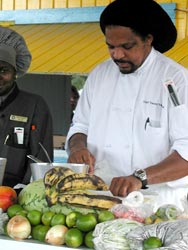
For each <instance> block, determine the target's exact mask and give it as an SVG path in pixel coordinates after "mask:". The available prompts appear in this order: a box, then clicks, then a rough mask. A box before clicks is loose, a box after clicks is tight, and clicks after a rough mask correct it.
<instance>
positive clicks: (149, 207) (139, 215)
mask: <svg viewBox="0 0 188 250" xmlns="http://www.w3.org/2000/svg"><path fill="white" fill-rule="evenodd" d="M154 200H155V196H154V195H143V194H142V193H141V192H139V191H134V192H132V193H130V194H129V195H128V196H127V197H126V198H124V199H123V200H122V204H117V205H115V206H114V207H112V208H111V209H110V210H111V212H112V213H113V214H114V215H115V217H116V218H127V219H130V220H135V221H138V222H141V223H143V222H144V221H145V218H146V217H149V216H150V215H151V214H152V213H153V208H154Z"/></svg>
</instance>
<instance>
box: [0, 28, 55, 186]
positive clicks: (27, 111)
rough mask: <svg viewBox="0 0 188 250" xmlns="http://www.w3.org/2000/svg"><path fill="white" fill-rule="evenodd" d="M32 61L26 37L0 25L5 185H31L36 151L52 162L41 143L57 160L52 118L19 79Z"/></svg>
mask: <svg viewBox="0 0 188 250" xmlns="http://www.w3.org/2000/svg"><path fill="white" fill-rule="evenodd" d="M30 62H31V54H30V52H29V50H28V48H27V45H26V42H25V40H24V38H23V37H22V36H21V35H19V34H18V33H17V32H15V31H13V30H11V29H8V28H4V27H0V157H4V158H7V164H6V168H5V173H4V179H3V185H6V186H11V187H14V186H15V185H16V184H18V183H21V184H28V183H29V182H30V179H31V171H30V161H29V160H28V158H27V154H32V155H34V156H36V157H38V158H39V159H41V160H43V161H48V159H46V156H45V154H44V152H43V150H42V149H41V147H40V145H39V142H40V143H41V144H43V145H44V147H45V148H46V150H47V151H48V153H49V155H50V157H51V159H52V160H53V131H52V117H51V114H50V111H49V108H48V106H47V104H46V103H45V101H44V100H43V98H42V97H41V96H38V95H35V94H32V93H29V92H25V91H22V90H20V89H19V88H18V86H17V83H16V80H17V78H19V77H21V76H23V75H24V74H25V73H26V72H27V70H28V68H29V66H30Z"/></svg>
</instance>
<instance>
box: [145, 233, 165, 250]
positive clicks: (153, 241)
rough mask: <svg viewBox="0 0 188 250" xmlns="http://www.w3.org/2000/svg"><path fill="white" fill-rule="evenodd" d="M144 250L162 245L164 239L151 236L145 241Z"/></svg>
mask: <svg viewBox="0 0 188 250" xmlns="http://www.w3.org/2000/svg"><path fill="white" fill-rule="evenodd" d="M143 247H144V250H149V249H155V248H157V247H162V241H161V239H159V238H158V237H155V236H151V237H149V238H147V239H145V240H144V241H143Z"/></svg>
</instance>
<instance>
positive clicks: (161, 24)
mask: <svg viewBox="0 0 188 250" xmlns="http://www.w3.org/2000/svg"><path fill="white" fill-rule="evenodd" d="M107 25H118V26H125V27H129V28H131V29H133V30H135V31H136V32H138V33H140V34H141V35H144V36H145V35H148V34H152V35H153V37H154V41H153V44H152V45H153V46H154V48H155V49H156V50H158V51H160V52H161V53H164V52H166V51H167V50H169V49H171V48H172V47H173V45H174V44H175V42H176V38H177V30H176V27H175V25H174V24H173V22H172V20H171V18H170V17H169V16H168V14H167V13H166V12H165V11H164V9H163V8H162V7H161V6H160V5H159V4H158V3H156V2H155V1H154V0H115V1H113V2H112V3H110V4H109V5H108V6H107V7H106V8H105V9H104V10H103V12H102V14H101V16H100V27H101V30H102V32H103V33H104V34H105V27H106V26H107Z"/></svg>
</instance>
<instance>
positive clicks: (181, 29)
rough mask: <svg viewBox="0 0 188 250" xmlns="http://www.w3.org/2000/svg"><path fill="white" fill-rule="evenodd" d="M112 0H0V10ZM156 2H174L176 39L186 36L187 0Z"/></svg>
mask: <svg viewBox="0 0 188 250" xmlns="http://www.w3.org/2000/svg"><path fill="white" fill-rule="evenodd" d="M112 1H113V0H0V10H20V9H21V10H25V9H45V8H73V7H91V6H106V5H107V4H109V3H111V2H112ZM156 1H157V2H158V3H176V4H177V9H176V27H177V30H178V40H181V39H183V38H185V37H186V36H188V0H156Z"/></svg>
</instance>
